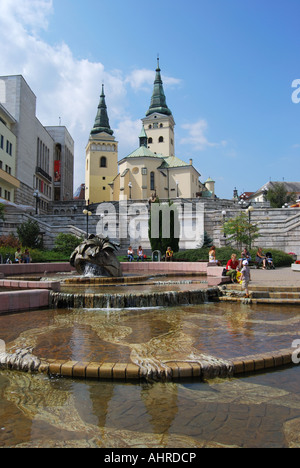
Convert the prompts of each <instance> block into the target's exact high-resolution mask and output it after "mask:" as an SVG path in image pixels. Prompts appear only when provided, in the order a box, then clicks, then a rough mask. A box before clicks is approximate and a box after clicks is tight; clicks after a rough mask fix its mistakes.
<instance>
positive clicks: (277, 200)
mask: <svg viewBox="0 0 300 468" xmlns="http://www.w3.org/2000/svg"><path fill="white" fill-rule="evenodd" d="M296 198H297V197H296V195H295V193H288V191H287V189H286V188H285V185H284V184H283V183H281V182H277V183H276V184H274V186H273V188H271V189H269V190H268V193H267V194H266V199H267V200H268V201H269V202H270V204H271V207H272V208H282V207H283V205H285V203H294V202H295V201H296Z"/></svg>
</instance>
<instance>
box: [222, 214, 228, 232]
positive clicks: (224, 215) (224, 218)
mask: <svg viewBox="0 0 300 468" xmlns="http://www.w3.org/2000/svg"><path fill="white" fill-rule="evenodd" d="M226 214H227V213H226V211H225V210H223V211H222V217H223V231H224V225H225V221H226ZM223 237H225V238H226V237H227V236H226V234H225V231H224V236H223Z"/></svg>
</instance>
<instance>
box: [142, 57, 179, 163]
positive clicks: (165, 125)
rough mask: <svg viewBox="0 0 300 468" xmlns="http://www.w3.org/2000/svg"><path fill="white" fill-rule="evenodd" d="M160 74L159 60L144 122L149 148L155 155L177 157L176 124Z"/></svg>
mask: <svg viewBox="0 0 300 468" xmlns="http://www.w3.org/2000/svg"><path fill="white" fill-rule="evenodd" d="M160 72H161V70H160V67H159V59H157V69H156V76H155V81H154V88H153V94H152V98H151V103H150V107H149V109H148V111H147V112H146V117H145V118H144V119H142V122H143V125H144V128H145V131H146V133H147V137H148V148H149V149H150V150H151V151H152V152H153V153H156V154H161V155H163V156H164V157H168V156H175V135H174V127H175V122H174V119H173V116H172V112H171V111H170V109H169V108H168V106H167V102H166V96H165V93H164V89H163V82H162V78H161V73H160Z"/></svg>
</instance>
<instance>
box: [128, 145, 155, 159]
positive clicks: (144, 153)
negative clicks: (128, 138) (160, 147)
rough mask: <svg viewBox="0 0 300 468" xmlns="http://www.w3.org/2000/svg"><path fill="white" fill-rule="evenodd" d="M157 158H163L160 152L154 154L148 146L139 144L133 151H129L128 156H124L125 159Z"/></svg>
mask: <svg viewBox="0 0 300 468" xmlns="http://www.w3.org/2000/svg"><path fill="white" fill-rule="evenodd" d="M143 157H144V158H145V157H146V158H158V159H163V156H162V155H161V154H156V153H153V152H152V151H151V150H150V149H149V148H146V146H143V145H142V146H140V147H139V148H137V149H136V150H135V151H133V152H132V153H130V154H129V155H128V156H126V158H125V159H127V158H143Z"/></svg>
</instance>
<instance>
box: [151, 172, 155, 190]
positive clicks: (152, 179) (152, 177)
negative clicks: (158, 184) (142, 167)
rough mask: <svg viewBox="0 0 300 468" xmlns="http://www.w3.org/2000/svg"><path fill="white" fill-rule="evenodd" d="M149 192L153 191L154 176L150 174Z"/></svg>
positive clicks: (152, 173)
mask: <svg viewBox="0 0 300 468" xmlns="http://www.w3.org/2000/svg"><path fill="white" fill-rule="evenodd" d="M150 190H155V174H154V172H151V174H150Z"/></svg>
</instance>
